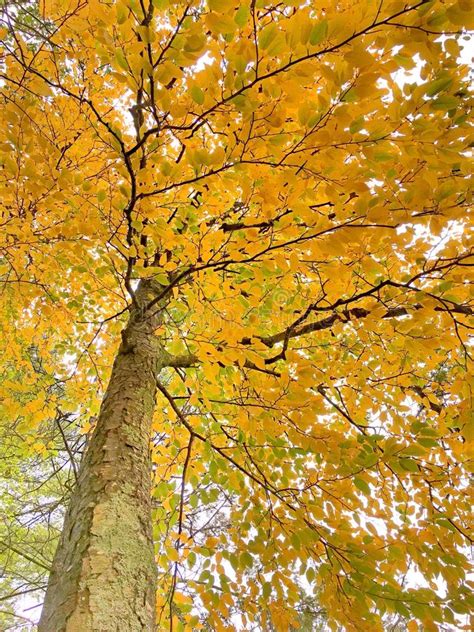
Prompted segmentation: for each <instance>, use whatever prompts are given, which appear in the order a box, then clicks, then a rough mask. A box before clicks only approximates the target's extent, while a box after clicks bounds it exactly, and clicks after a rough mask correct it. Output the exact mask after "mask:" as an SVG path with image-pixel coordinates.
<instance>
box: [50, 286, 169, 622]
mask: <svg viewBox="0 0 474 632" xmlns="http://www.w3.org/2000/svg"><path fill="white" fill-rule="evenodd" d="M156 292H157V288H153V285H152V283H150V282H149V281H145V282H141V284H140V286H139V288H138V290H137V292H136V297H135V298H136V304H135V306H134V307H133V308H132V310H131V316H130V320H129V322H128V324H127V326H126V328H125V329H124V331H123V332H122V337H123V342H122V344H121V346H120V349H119V351H118V354H117V357H116V359H115V362H114V366H113V369H112V375H111V378H110V382H109V385H108V388H107V392H106V394H105V397H104V400H103V402H102V406H101V410H100V414H99V417H98V420H97V425H96V428H95V430H94V432H93V434H92V437H91V439H90V442H89V446H88V449H87V452H86V454H85V456H84V458H83V460H82V463H81V466H80V469H79V475H78V481H77V485H76V489H75V491H74V493H73V495H72V498H71V503H70V506H69V508H68V510H67V513H66V518H65V521H64V527H63V532H62V535H61V539H60V542H59V545H58V548H57V551H56V554H55V558H54V562H53V568H52V572H51V575H50V578H49V583H48V589H47V592H46V599H45V603H44V607H43V612H42V615H41V620H40V623H39V627H38V632H62V631H67V632H89V631H90V632H92V631H93V632H117V631H123V632H136V631H138V630H140V631H143V630H147V631H149V630H153V629H154V620H155V584H156V581H155V580H156V568H155V560H154V552H153V541H152V529H151V493H150V492H151V465H150V456H149V441H150V430H151V421H152V416H153V410H154V407H155V396H156V377H157V374H158V372H159V370H160V369H161V366H162V358H163V351H162V348H161V346H160V344H159V341H158V338H156V337H155V336H154V331H155V329H156V328H157V327H158V326H159V324H160V322H161V315H160V314H159V313H157V314H155V315H152V316H150V315H148V317H147V318H145V317H144V316H143V314H144V311H145V310H144V306H145V305H146V304H147V303H148V301H150V300H151V299H152V298H153V297H154V296H156Z"/></svg>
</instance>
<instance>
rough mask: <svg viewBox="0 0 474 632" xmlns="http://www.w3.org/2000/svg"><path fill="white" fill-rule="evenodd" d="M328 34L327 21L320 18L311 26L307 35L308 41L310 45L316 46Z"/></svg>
mask: <svg viewBox="0 0 474 632" xmlns="http://www.w3.org/2000/svg"><path fill="white" fill-rule="evenodd" d="M327 34H328V21H327V20H322V21H321V22H318V23H317V24H315V25H314V26H313V28H312V29H311V33H310V36H309V43H310V44H311V46H316V44H319V43H320V42H322V41H323V40H324V39H326V37H327Z"/></svg>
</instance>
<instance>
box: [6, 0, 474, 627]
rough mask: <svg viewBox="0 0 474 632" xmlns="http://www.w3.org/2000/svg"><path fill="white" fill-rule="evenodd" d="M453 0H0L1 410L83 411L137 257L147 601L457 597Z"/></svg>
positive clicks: (256, 610) (288, 619)
mask: <svg viewBox="0 0 474 632" xmlns="http://www.w3.org/2000/svg"><path fill="white" fill-rule="evenodd" d="M470 8H471V7H470V3H469V2H468V1H467V0H457V1H455V0H434V1H428V2H426V1H423V0H422V1H419V2H416V0H413V2H408V1H406V0H402V1H400V0H379V1H377V2H373V1H372V0H361V1H356V0H342V1H338V2H335V1H334V0H333V1H329V0H328V1H322V0H321V1H320V0H316V1H315V2H302V1H299V0H284V1H283V2H275V3H274V4H273V3H269V2H266V1H265V0H252V1H251V2H248V1H244V2H237V1H236V0H202V1H201V0H190V1H189V2H183V1H182V0H178V1H176V2H169V1H168V0H119V1H117V2H115V1H105V0H104V1H98V0H89V1H87V2H86V1H82V2H81V1H79V0H74V1H73V0H45V1H44V2H43V1H42V2H40V4H39V6H36V5H35V4H34V3H31V5H28V4H25V5H24V6H23V7H22V6H21V4H20V3H18V4H15V3H7V4H5V5H4V8H3V10H2V17H1V36H2V40H3V41H2V43H1V58H0V64H1V77H2V79H1V83H0V165H1V168H0V189H1V201H0V222H1V231H2V232H1V236H0V287H1V312H0V318H1V320H0V331H1V348H2V349H1V350H2V367H3V368H2V374H1V375H2V377H1V383H0V407H1V412H2V421H1V422H0V423H1V424H2V425H4V426H5V428H14V429H15V432H16V433H17V434H18V433H19V436H20V437H21V440H22V442H23V444H22V445H23V449H24V458H25V459H28V458H30V456H32V455H36V456H37V455H38V454H41V455H43V456H44V458H45V459H47V458H48V453H49V452H50V450H51V449H52V448H51V445H50V444H48V442H47V441H46V440H45V439H44V437H45V436H46V435H45V428H47V426H48V424H49V423H51V420H52V419H54V418H55V417H56V416H57V414H58V410H60V411H62V412H63V413H65V414H68V415H70V416H71V418H72V419H74V424H75V427H76V428H77V430H76V432H81V433H89V434H90V435H92V430H93V428H94V424H95V419H96V417H97V415H98V413H99V407H100V403H101V399H102V397H103V395H104V391H105V387H106V385H107V381H108V379H109V377H110V372H111V368H112V365H113V363H114V358H115V356H116V354H117V351H118V348H119V345H120V344H122V345H124V344H125V345H126V341H124V340H122V338H121V335H120V332H121V330H122V329H123V327H124V323H125V322H126V320H127V317H128V313H129V312H130V309H131V308H134V306H135V308H136V307H137V303H136V301H135V295H136V292H137V287H138V286H139V282H140V280H142V283H143V280H144V279H145V280H150V279H153V282H154V284H155V285H154V288H155V294H154V296H153V297H152V298H151V299H150V301H149V303H148V304H147V305H146V307H145V308H143V305H142V304H140V306H139V307H140V309H141V310H142V312H144V316H143V317H144V318H145V319H146V318H149V317H150V318H151V317H154V316H156V313H157V312H160V324H159V327H158V328H157V329H156V331H155V336H156V337H158V339H159V341H160V344H161V345H162V358H164V360H163V362H162V365H163V366H162V368H161V371H160V373H159V376H158V400H157V405H156V409H155V412H154V417H153V422H152V434H151V436H150V445H151V461H152V476H153V482H154V491H153V507H154V509H153V536H154V541H155V547H156V563H157V568H158V580H157V586H156V590H157V602H156V603H157V621H158V629H159V630H164V629H170V630H171V629H172V630H179V629H185V630H199V629H212V630H222V631H224V630H234V629H235V630H238V629H245V630H251V629H259V630H263V631H266V630H272V629H275V630H281V631H282V632H284V631H287V630H290V629H292V627H294V628H298V626H301V617H302V616H303V615H304V610H305V607H306V606H307V604H308V603H311V600H314V604H315V606H314V607H315V609H317V608H323V609H324V611H325V612H326V613H327V617H328V619H329V622H330V624H331V625H336V623H338V624H339V625H342V626H343V629H345V630H355V631H358V630H374V631H375V630H382V629H384V624H383V621H384V620H385V618H386V617H387V616H390V615H392V614H398V615H402V616H403V617H404V618H405V619H406V620H407V621H408V622H409V624H408V625H409V626H410V627H409V628H408V629H410V630H417V629H420V630H422V629H423V630H427V631H431V630H438V629H440V628H439V626H441V625H445V626H446V625H447V626H449V625H451V626H460V625H461V624H462V622H464V621H465V617H466V614H467V613H468V612H469V610H470V608H472V603H471V606H470V605H469V600H470V599H471V600H472V596H471V597H470V592H471V590H472V584H471V585H470V584H469V581H468V579H467V577H468V575H467V574H468V568H469V567H468V561H467V547H468V545H469V542H470V541H471V532H470V530H469V524H468V521H469V514H470V509H471V500H470V498H469V493H468V476H469V464H468V460H469V456H471V457H472V439H473V429H474V426H473V417H472V411H473V401H472V397H473V388H474V381H473V370H472V368H473V367H472V354H473V347H472V341H471V342H470V341H469V334H470V333H472V327H473V321H472V315H473V308H474V295H473V289H472V288H473V276H472V267H473V265H474V251H473V244H472V235H473V233H472V217H471V214H470V213H471V211H470V207H469V203H470V199H471V198H470V190H469V187H470V182H469V173H470V169H471V164H470V162H469V147H470V145H471V143H472V141H470V134H472V132H471V128H470V126H469V118H468V116H469V109H470V102H471V95H470V90H469V84H468V67H467V66H466V65H465V64H464V63H463V61H462V59H463V57H462V51H463V46H464V45H466V41H465V39H466V29H467V28H468V26H469V20H471V21H472V12H471V11H470ZM464 59H465V57H464ZM471 139H472V135H471ZM157 287H158V290H156V288H157ZM123 348H124V347H123V346H122V349H123ZM32 349H34V350H35V354H36V355H35V358H36V362H32V352H31V350H32ZM38 362H40V367H41V370H38ZM13 369H14V370H13ZM205 625H208V626H210V627H208V628H205V627H202V626H205ZM253 626H257V627H253ZM418 626H420V627H418ZM334 629H336V628H334ZM453 629H454V628H453ZM455 629H459V628H455Z"/></svg>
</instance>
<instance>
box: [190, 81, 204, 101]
mask: <svg viewBox="0 0 474 632" xmlns="http://www.w3.org/2000/svg"><path fill="white" fill-rule="evenodd" d="M189 94H190V95H191V98H192V100H193V101H194V102H195V103H197V104H198V105H202V104H203V103H204V92H203V91H202V90H201V88H200V87H199V86H197V85H196V84H194V85H193V86H192V87H191V90H190V91H189Z"/></svg>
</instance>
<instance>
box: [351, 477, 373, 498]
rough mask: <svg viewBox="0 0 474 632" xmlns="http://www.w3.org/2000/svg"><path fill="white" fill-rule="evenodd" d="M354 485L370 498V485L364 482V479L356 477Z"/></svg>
mask: <svg viewBox="0 0 474 632" xmlns="http://www.w3.org/2000/svg"><path fill="white" fill-rule="evenodd" d="M354 485H355V486H356V487H357V488H358V489H360V491H361V492H363V493H364V494H366V496H368V495H369V494H370V485H369V484H368V483H367V482H366V481H364V479H363V478H359V477H358V476H356V477H354Z"/></svg>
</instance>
